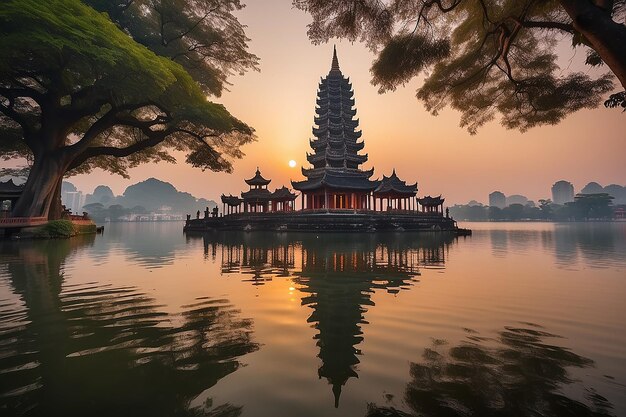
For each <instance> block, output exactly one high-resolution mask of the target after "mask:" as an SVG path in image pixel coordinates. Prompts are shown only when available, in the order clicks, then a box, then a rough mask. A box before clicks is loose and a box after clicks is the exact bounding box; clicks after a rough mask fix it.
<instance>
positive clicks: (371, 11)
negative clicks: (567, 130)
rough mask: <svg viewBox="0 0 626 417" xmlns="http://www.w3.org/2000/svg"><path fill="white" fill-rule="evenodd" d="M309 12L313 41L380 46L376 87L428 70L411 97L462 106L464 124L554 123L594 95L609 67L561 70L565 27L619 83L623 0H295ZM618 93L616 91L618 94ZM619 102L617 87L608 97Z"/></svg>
mask: <svg viewBox="0 0 626 417" xmlns="http://www.w3.org/2000/svg"><path fill="white" fill-rule="evenodd" d="M293 4H294V5H295V7H297V8H300V9H302V10H305V11H307V12H309V13H310V14H311V16H312V17H313V23H311V24H310V25H309V30H308V35H309V37H310V39H311V40H312V41H313V42H315V43H320V42H325V41H328V40H329V39H330V38H332V37H339V38H347V39H349V40H351V41H355V40H362V41H364V42H365V43H366V44H367V45H368V46H369V47H370V48H371V49H372V50H374V51H375V52H376V53H377V57H376V59H375V60H374V63H373V65H372V68H371V72H372V75H373V79H372V82H373V84H375V85H377V86H379V91H380V92H385V91H389V90H394V89H395V88H396V87H397V86H398V85H402V84H404V83H406V82H408V81H409V80H410V79H412V78H413V77H415V76H417V75H419V74H425V80H424V83H423V85H422V86H421V87H420V88H419V89H418V92H417V97H418V98H419V99H420V100H422V101H423V102H424V103H425V105H426V109H427V110H428V111H430V112H431V113H433V114H435V115H436V114H437V113H438V112H439V111H440V110H442V109H443V108H444V107H446V106H447V105H450V106H451V107H452V108H454V109H456V110H459V111H460V112H461V114H462V115H461V126H463V127H466V128H467V129H468V130H469V132H470V133H472V134H473V133H476V130H477V129H478V128H479V127H480V126H482V125H483V124H484V123H486V122H488V121H490V120H492V119H494V118H495V116H496V115H497V114H500V115H501V123H502V124H503V125H504V126H505V127H506V128H509V129H519V130H521V131H525V130H527V129H529V128H531V127H534V126H537V125H542V124H555V123H557V122H559V121H560V120H562V119H563V118H564V117H565V116H566V115H567V114H569V113H571V112H574V111H576V110H579V109H581V108H591V107H595V106H597V105H598V104H599V102H600V98H601V96H602V95H604V94H606V93H607V92H609V91H611V89H612V85H613V84H612V82H611V77H610V76H609V75H602V76H599V77H597V78H592V77H590V76H589V75H588V74H585V73H582V72H575V73H563V72H562V69H561V68H560V67H559V65H558V64H557V58H558V57H557V54H556V53H555V45H556V44H557V42H558V41H559V39H560V38H561V37H563V36H564V35H565V36H567V37H569V38H570V39H571V40H572V44H573V45H574V46H575V47H577V46H580V47H583V48H585V49H586V50H587V59H586V63H587V64H589V65H591V66H598V65H602V64H606V65H607V66H608V67H609V68H610V70H611V71H612V72H613V74H614V75H615V76H616V77H617V78H618V79H619V81H620V83H621V84H622V87H624V88H626V26H625V25H624V24H623V23H619V22H623V20H624V17H625V15H626V2H624V0H610V1H606V0H559V1H556V0H552V1H537V0H523V1H493V0H420V1H414V2H413V1H405V0H391V1H385V2H383V1H379V0H365V1H357V2H354V1H348V0H329V1H317V0H294V1H293ZM620 97H621V98H620ZM622 103H623V93H622V94H621V95H614V96H612V97H611V99H610V100H608V101H607V103H606V104H607V106H612V107H615V106H618V105H621V104H622Z"/></svg>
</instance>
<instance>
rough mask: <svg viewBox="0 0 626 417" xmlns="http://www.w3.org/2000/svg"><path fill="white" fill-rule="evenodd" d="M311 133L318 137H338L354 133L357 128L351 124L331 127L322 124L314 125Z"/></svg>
mask: <svg viewBox="0 0 626 417" xmlns="http://www.w3.org/2000/svg"><path fill="white" fill-rule="evenodd" d="M311 133H312V134H313V136H315V137H317V138H323V137H326V136H336V137H338V138H342V137H347V138H349V137H350V135H354V134H355V133H356V132H355V128H354V127H351V126H339V127H329V126H321V127H313V128H312V129H311Z"/></svg>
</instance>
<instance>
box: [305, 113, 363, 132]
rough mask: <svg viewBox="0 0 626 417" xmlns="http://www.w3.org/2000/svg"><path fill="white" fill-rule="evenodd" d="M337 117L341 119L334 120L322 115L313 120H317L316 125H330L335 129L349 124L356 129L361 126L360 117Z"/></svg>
mask: <svg viewBox="0 0 626 417" xmlns="http://www.w3.org/2000/svg"><path fill="white" fill-rule="evenodd" d="M337 119H339V120H338V121H336V122H333V121H332V120H331V118H330V117H327V116H322V117H315V118H314V119H313V121H314V122H315V124H316V125H318V126H320V127H322V126H328V127H330V128H333V129H339V128H341V127H342V126H347V127H349V128H352V129H356V128H357V127H358V126H359V119H352V117H348V116H346V117H337V118H335V120H337Z"/></svg>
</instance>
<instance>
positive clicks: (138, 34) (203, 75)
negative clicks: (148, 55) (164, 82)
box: [84, 0, 259, 96]
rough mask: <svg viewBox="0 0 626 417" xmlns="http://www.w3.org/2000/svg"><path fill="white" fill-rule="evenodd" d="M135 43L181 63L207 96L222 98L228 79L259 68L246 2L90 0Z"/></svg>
mask: <svg viewBox="0 0 626 417" xmlns="http://www.w3.org/2000/svg"><path fill="white" fill-rule="evenodd" d="M84 1H85V3H87V4H89V5H91V6H92V7H94V8H95V9H96V10H100V11H103V12H107V13H108V14H109V16H110V17H111V19H112V20H113V21H114V22H115V23H116V24H117V25H119V26H120V27H121V28H122V29H123V30H124V31H126V32H128V33H129V34H130V35H131V36H132V37H133V39H134V40H135V41H137V42H138V43H140V44H142V45H145V46H146V47H148V48H149V49H150V50H152V51H154V52H155V53H156V54H157V55H161V56H166V57H169V58H171V59H172V60H173V61H175V62H177V63H179V64H181V65H182V66H183V67H184V68H185V70H187V72H188V73H189V74H190V75H191V76H192V78H193V79H194V80H196V81H197V82H198V83H199V84H200V86H201V87H202V89H203V91H204V92H205V93H207V94H213V95H216V96H220V95H221V93H222V91H223V90H224V88H225V87H226V86H228V85H229V83H228V77H229V76H230V75H232V74H243V73H244V72H245V71H247V70H250V69H252V70H258V62H259V59H258V57H257V56H256V55H254V54H252V53H250V52H249V50H248V43H249V41H250V39H248V37H247V36H246V33H245V26H244V25H242V24H241V23H240V22H239V20H238V19H237V17H236V16H235V13H236V12H238V11H240V10H241V9H243V8H244V5H243V4H242V3H241V1H240V0H202V1H197V0H84Z"/></svg>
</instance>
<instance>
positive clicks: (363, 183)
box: [291, 171, 380, 191]
mask: <svg viewBox="0 0 626 417" xmlns="http://www.w3.org/2000/svg"><path fill="white" fill-rule="evenodd" d="M341 174H342V173H341V172H333V171H325V172H324V174H323V175H322V176H320V177H317V178H311V179H307V180H304V181H291V185H292V187H293V188H294V189H296V190H298V191H309V190H315V189H318V188H323V187H328V188H335V189H347V190H363V191H372V190H374V189H375V188H376V187H378V185H379V184H380V181H370V180H369V179H368V178H367V177H365V176H363V175H359V176H356V175H355V176H349V175H341Z"/></svg>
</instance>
